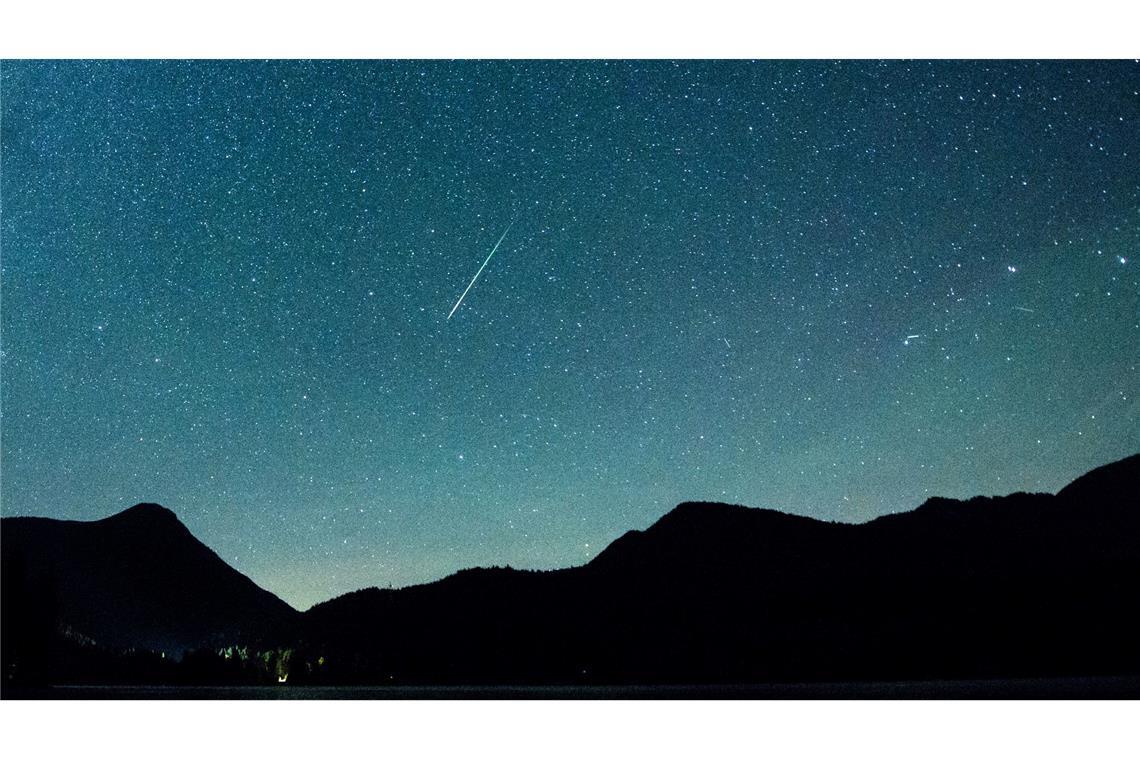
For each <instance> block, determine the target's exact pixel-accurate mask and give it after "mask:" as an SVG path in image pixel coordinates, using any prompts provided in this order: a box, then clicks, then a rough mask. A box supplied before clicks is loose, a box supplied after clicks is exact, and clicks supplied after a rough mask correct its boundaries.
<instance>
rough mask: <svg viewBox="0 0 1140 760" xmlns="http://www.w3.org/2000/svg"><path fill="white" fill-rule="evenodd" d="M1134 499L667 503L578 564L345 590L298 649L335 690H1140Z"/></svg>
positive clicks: (1132, 472)
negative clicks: (1081, 682)
mask: <svg viewBox="0 0 1140 760" xmlns="http://www.w3.org/2000/svg"><path fill="white" fill-rule="evenodd" d="M1138 502H1140V456H1133V457H1129V458H1128V459H1125V460H1122V461H1120V462H1117V463H1115V464H1112V465H1108V466H1105V467H1102V468H1099V469H1097V470H1095V471H1093V472H1091V473H1089V474H1087V475H1085V476H1083V477H1082V478H1080V479H1078V480H1077V481H1074V482H1073V483H1072V484H1071V485H1070V486H1068V487H1066V488H1065V489H1063V490H1062V491H1061V492H1060V493H1058V494H1057V495H1049V494H1024V493H1018V494H1013V495H1010V496H1005V497H996V498H974V499H970V500H968V501H958V500H953V499H941V498H937V499H931V500H928V501H927V502H926V503H925V504H923V505H922V506H921V507H919V508H918V509H916V510H914V511H912V512H908V513H901V514H895V515H889V516H885V517H880V518H878V519H876V520H872V521H870V522H867V523H863V524H845V523H827V522H821V521H818V520H814V519H811V518H806V517H798V516H793V515H787V514H783V513H780V512H775V511H772V510H764V509H750V508H746V507H741V506H734V505H727V504H718V503H685V504H681V505H680V506H678V507H676V508H675V509H674V510H672V511H671V512H669V513H668V514H666V515H665V516H664V517H662V518H661V519H660V520H658V521H657V522H656V523H654V524H653V525H652V526H650V527H649V528H648V529H646V530H644V531H631V532H629V533H626V534H625V535H623V536H622V537H620V538H618V539H617V540H616V541H614V542H613V543H612V544H611V545H610V546H609V547H607V548H606V549H605V550H604V551H603V552H601V553H600V554H599V555H598V556H597V557H596V558H595V559H594V560H593V561H591V562H590V563H589V564H587V565H585V566H583V567H579V568H571V569H567V570H556V571H548V572H528V571H519V570H510V569H493V570H479V571H465V572H461V573H458V574H456V575H454V576H451V577H449V578H445V579H443V580H441V581H437V582H435V583H431V584H426V585H423V586H415V587H411V588H406V589H401V590H396V591H392V590H379V589H370V590H364V591H358V592H355V593H352V594H348V595H345V596H343V597H339V598H337V599H334V600H331V601H328V602H325V603H322V604H319V605H316V606H315V607H314V608H312V609H311V610H309V611H308V612H307V613H306V614H305V618H304V634H303V635H304V637H305V638H306V640H307V641H308V642H309V643H310V645H311V646H312V647H313V649H314V651H320V652H322V653H325V654H326V655H327V657H326V662H328V663H330V667H329V670H328V673H327V675H328V677H329V678H330V680H333V681H338V682H341V681H345V682H351V681H360V682H379V683H384V682H405V681H410V682H428V683H431V682H455V681H457V682H470V683H749V682H768V681H811V680H864V679H874V680H891V679H934V678H998V677H1019V676H1054V675H1056V676H1062V675H1074V674H1089V673H1107V674H1112V673H1140V653H1138V650H1137V648H1136V647H1135V645H1134V636H1133V631H1134V629H1133V627H1132V623H1131V619H1132V609H1131V607H1132V602H1131V601H1129V600H1133V601H1134V600H1135V599H1136V598H1140V596H1138V595H1140V503H1138ZM338 663H339V664H340V665H343V666H344V668H343V669H341V668H339V667H338Z"/></svg>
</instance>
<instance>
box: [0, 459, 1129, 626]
mask: <svg viewBox="0 0 1140 760" xmlns="http://www.w3.org/2000/svg"><path fill="white" fill-rule="evenodd" d="M1138 457H1140V452H1137V453H1134V454H1130V455H1128V456H1126V457H1123V458H1122V459H1119V460H1114V461H1112V462H1106V463H1104V464H1101V465H1098V466H1097V467H1094V468H1093V469H1091V470H1088V471H1086V472H1084V473H1081V474H1080V475H1078V476H1076V477H1075V478H1072V479H1070V480H1069V481H1068V482H1067V483H1066V484H1065V487H1067V486H1068V485H1071V484H1072V483H1073V482H1075V481H1076V480H1078V479H1080V478H1083V477H1085V476H1086V475H1090V474H1092V473H1093V472H1096V471H1098V470H1103V469H1105V468H1108V467H1112V466H1115V465H1119V464H1121V463H1123V462H1125V461H1127V460H1129V459H1134V458H1138ZM1060 490H1062V489H1058V492H1059V491H1060ZM1024 495H1030V496H1035V495H1049V496H1055V495H1056V493H1055V492H1026V491H1013V492H1010V493H1007V494H975V495H974V496H971V497H967V498H965V499H955V498H950V497H943V496H931V497H928V499H927V500H926V501H924V502H923V503H922V504H917V505H915V506H914V507H912V508H911V509H906V510H901V511H899V512H886V513H883V514H880V515H876V516H875V517H872V518H869V519H868V520H865V521H861V522H843V521H836V520H831V521H826V520H821V519H820V518H816V517H812V516H810V515H798V514H796V513H792V512H784V511H781V510H779V509H773V508H770V507H754V506H749V505H746V504H735V503H727V502H709V501H683V502H680V503H678V504H676V505H674V506H673V507H672V508H670V509H669V510H667V511H666V512H665V513H664V514H662V515H659V516H658V517H657V518H656V519H655V520H653V522H652V523H651V524H650V525H647V526H646V527H644V528H627V529H626V530H625V531H623V532H622V533H621V534H620V535H619V536H615V537H614V539H613V541H616V540H617V539H618V538H621V537H622V536H624V535H626V534H627V533H641V532H644V531H646V530H649V529H650V528H652V527H653V525H656V524H657V523H658V522H660V521H661V520H662V519H664V518H665V517H666V516H668V515H669V514H671V513H673V512H675V511H676V510H678V509H679V508H681V507H683V506H686V505H690V504H693V505H697V506H725V507H733V508H737V509H746V510H755V511H766V512H774V513H776V514H781V515H787V516H792V517H805V518H807V519H809V520H814V521H817V522H828V523H831V524H841V525H852V526H855V525H866V524H868V523H871V522H874V521H876V520H878V519H879V518H882V517H890V516H895V515H903V514H908V513H910V512H914V511H916V510H918V509H920V508H922V507H924V506H926V504H928V503H929V502H930V501H934V500H940V499H941V500H950V501H957V502H959V503H968V502H970V501H973V500H975V499H1004V498H1008V497H1016V496H1024ZM144 507H145V508H158V509H160V510H162V511H165V512H169V513H170V515H171V516H172V517H173V518H174V519H175V520H176V521H177V522H178V523H179V524H180V525H182V526H183V527H187V526H186V524H185V523H184V522H182V519H181V518H180V517H179V516H178V513H177V512H176V511H174V510H172V509H170V508H169V507H166V506H164V505H162V504H158V503H156V502H138V503H137V504H133V505H131V506H129V507H126V508H125V509H122V510H119V511H117V512H113V513H111V514H109V515H105V516H103V517H100V518H95V519H94V520H90V521H87V520H84V521H79V522H97V521H101V520H108V519H111V518H113V517H118V516H120V515H124V514H126V513H127V512H131V511H135V510H138V509H140V508H144ZM27 517H31V518H42V516H38V515H3V518H4V519H8V518H27ZM46 519H57V518H46ZM187 529H188V530H189V528H188V527H187ZM190 535H191V536H193V537H194V538H195V539H198V537H197V536H195V535H194V532H193V531H192V530H190ZM198 540H199V541H200V539H198ZM613 541H609V542H607V543H606V544H605V545H604V546H603V547H601V551H605V549H607V548H609V546H610V545H611V544H612V543H613ZM201 543H202V544H203V545H204V546H205V547H206V548H207V549H210V550H211V551H213V549H212V547H210V546H209V544H208V543H206V542H204V541H203V542H201ZM215 553H216V552H215ZM599 553H601V552H599ZM219 556H220V555H219ZM221 559H222V561H225V558H221ZM591 559H593V558H591ZM588 562H589V560H587V562H584V563H580V564H578V565H568V566H559V567H551V568H525V567H514V566H512V565H510V564H507V565H499V564H483V565H472V566H467V567H461V568H458V569H455V570H452V571H450V572H448V573H447V574H446V575H441V576H439V577H437V578H431V579H428V580H424V581H414V582H410V583H407V584H404V585H400V586H394V585H391V584H389V585H387V586H385V587H384V588H385V589H386V590H389V591H399V590H402V589H407V588H413V587H416V586H423V585H429V584H433V583H436V582H438V581H441V580H444V579H446V578H450V577H452V576H453V575H456V574H458V573H462V572H465V571H470V570H499V569H503V570H519V571H525V572H556V571H559V570H569V569H572V568H575V567H581V566H582V565H584V564H587V563H588ZM231 567H234V566H233V565H231ZM234 569H236V570H238V571H239V572H240V571H241V570H240V568H237V567H234ZM247 577H248V576H247ZM251 580H253V581H254V582H255V583H257V585H258V586H260V587H261V588H265V586H263V585H262V584H261V583H258V582H257V579H255V578H251ZM380 588H381V587H380V586H379V585H378V584H373V585H370V586H361V587H360V588H356V589H351V590H348V591H344V592H341V593H338V594H336V595H335V596H331V597H329V598H327V599H321V600H318V601H316V602H313V603H311V604H309V605H307V606H305V607H299V606H297V605H296V604H295V603H293V602H291V601H289V600H288V599H285V598H283V597H280V596H278V598H279V599H281V600H282V601H284V602H285V603H286V604H288V605H289V606H290V607H292V608H293V609H294V610H296V611H298V612H305V611H307V610H309V609H311V608H312V607H314V606H316V605H319V604H323V603H324V602H328V601H333V600H335V599H339V598H340V597H343V596H345V595H350V594H354V593H356V592H358V591H367V590H369V589H380ZM267 590H268V589H267ZM271 593H272V591H271Z"/></svg>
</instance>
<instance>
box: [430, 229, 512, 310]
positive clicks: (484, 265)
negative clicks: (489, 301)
mask: <svg viewBox="0 0 1140 760" xmlns="http://www.w3.org/2000/svg"><path fill="white" fill-rule="evenodd" d="M515 221H517V220H515V219H512V220H511V223H510V224H508V225H507V228H506V229H505V230H503V236H502V237H500V238H499V242H498V243H495V247H494V248H492V249H491V252H490V253H488V254H487V258H486V259H485V260H484V261H483V266H481V267H479V271H478V272H476V273H475V276H474V277H472V278H471V282H469V283H467V288H466V289H465V290H464V291H463V295H461V296H459V300H458V301H456V302H455V305H454V306H452V307H451V311H450V312H448V315H447V319H451V315H452V314H454V313H455V310H456V309H458V308H459V304H461V303H463V299H464V298H466V297H467V291H468V290H471V286H472V285H474V284H475V281H476V280H478V279H479V275H481V274H483V268H484V267H486V266H487V262H488V261H490V260H491V257H492V256H494V255H495V251H497V250H499V244H500V243H502V242H503V238H505V237H506V236H507V233H508V232H510V231H511V227H514V226H515ZM444 321H447V320H444Z"/></svg>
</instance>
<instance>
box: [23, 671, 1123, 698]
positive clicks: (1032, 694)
mask: <svg viewBox="0 0 1140 760" xmlns="http://www.w3.org/2000/svg"><path fill="white" fill-rule="evenodd" d="M3 697H4V698H5V699H356V700H372V699H1137V698H1140V676H1121V677H1099V676H1098V677H1091V678H1031V679H1014V680H1005V681H897V682H884V683H812V684H757V685H739V686H719V685H717V686H349V687H343V686H326V687H321V686H54V687H50V688H42V689H24V690H15V689H5V690H4V694H3Z"/></svg>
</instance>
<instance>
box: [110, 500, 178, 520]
mask: <svg viewBox="0 0 1140 760" xmlns="http://www.w3.org/2000/svg"><path fill="white" fill-rule="evenodd" d="M126 518H131V519H140V518H141V519H146V520H156V519H157V520H164V521H169V520H173V521H174V522H178V521H179V520H178V515H176V514H174V513H173V512H171V511H170V510H169V509H167V508H166V507H164V506H162V505H161V504H155V503H153V502H147V501H144V502H140V503H139V504H136V505H134V506H133V507H127V508H126V509H124V510H123V511H122V512H119V513H117V514H114V515H111V516H110V517H109V518H107V519H108V520H114V519H126Z"/></svg>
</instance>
